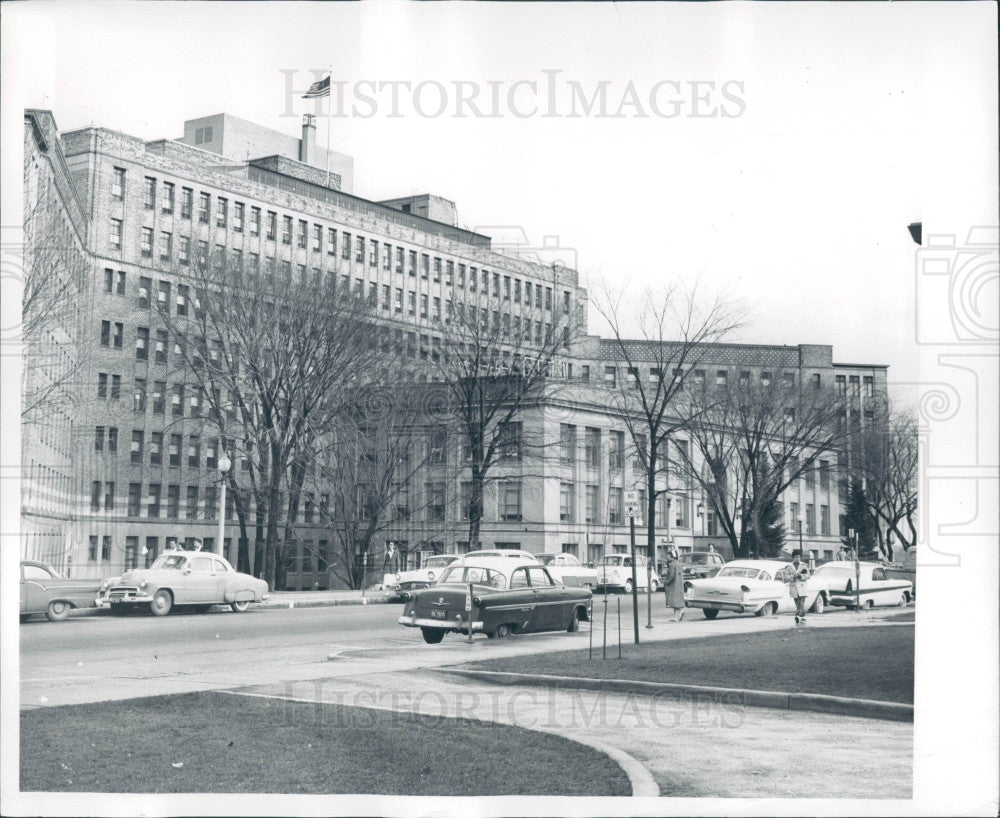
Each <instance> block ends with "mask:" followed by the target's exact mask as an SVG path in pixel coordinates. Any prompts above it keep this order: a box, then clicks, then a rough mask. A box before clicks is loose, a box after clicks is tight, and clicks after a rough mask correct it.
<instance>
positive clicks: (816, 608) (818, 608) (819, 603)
mask: <svg viewBox="0 0 1000 818" xmlns="http://www.w3.org/2000/svg"><path fill="white" fill-rule="evenodd" d="M809 610H810V612H812V613H815V614H821V613H823V612H824V611H825V610H826V600H825V599H824V598H823V594H817V595H816V601H815V602H814V603H813V604H812V607H811V608H810V609H809Z"/></svg>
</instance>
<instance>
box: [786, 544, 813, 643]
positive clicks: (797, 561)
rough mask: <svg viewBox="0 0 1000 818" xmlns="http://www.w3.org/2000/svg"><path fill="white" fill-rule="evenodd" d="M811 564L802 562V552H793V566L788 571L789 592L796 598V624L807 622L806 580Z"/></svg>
mask: <svg viewBox="0 0 1000 818" xmlns="http://www.w3.org/2000/svg"><path fill="white" fill-rule="evenodd" d="M810 573H811V572H810V571H809V566H808V565H806V564H805V563H804V562H802V552H801V551H799V550H798V549H796V550H795V551H793V552H792V566H791V570H790V571H789V573H788V593H789V594H790V595H791V597H792V599H794V600H795V624H796V625H804V624H806V582H807V581H808V579H809V576H810Z"/></svg>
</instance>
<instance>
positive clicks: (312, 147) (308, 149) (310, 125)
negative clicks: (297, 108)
mask: <svg viewBox="0 0 1000 818" xmlns="http://www.w3.org/2000/svg"><path fill="white" fill-rule="evenodd" d="M299 161H300V162H302V163H303V164H305V165H312V164H313V163H314V162H315V161H316V117H315V116H314V115H313V114H306V115H305V116H304V117H303V118H302V141H301V142H299Z"/></svg>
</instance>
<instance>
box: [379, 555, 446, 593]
mask: <svg viewBox="0 0 1000 818" xmlns="http://www.w3.org/2000/svg"><path fill="white" fill-rule="evenodd" d="M458 559H459V556H458V554H436V555H435V556H433V557H428V558H427V559H426V561H425V562H424V564H423V565H422V566H421V567H420V568H415V569H414V570H412V571H400V572H399V573H398V574H386V575H385V576H384V577H383V578H382V589H383V590H384V591H385V595H386V599H389V600H399V599H404V598H405V597H404V594H405V593H406V592H407V591H418V590H420V589H421V588H429V587H430V586H431V585H433V584H434V583H435V582H436V581H437V579H438V577H440V576H441V573H442V572H443V571H444V569H445V568H447V567H448V566H449V565H451V564H452V563H453V562H457V561H458Z"/></svg>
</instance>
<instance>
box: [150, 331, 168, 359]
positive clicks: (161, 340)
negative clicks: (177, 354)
mask: <svg viewBox="0 0 1000 818" xmlns="http://www.w3.org/2000/svg"><path fill="white" fill-rule="evenodd" d="M167 338H168V335H167V331H166V330H165V329H158V330H157V331H156V341H155V343H154V346H153V358H154V360H155V361H156V363H158V364H165V363H166V362H167Z"/></svg>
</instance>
